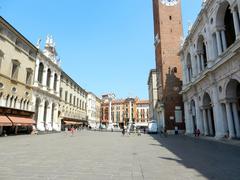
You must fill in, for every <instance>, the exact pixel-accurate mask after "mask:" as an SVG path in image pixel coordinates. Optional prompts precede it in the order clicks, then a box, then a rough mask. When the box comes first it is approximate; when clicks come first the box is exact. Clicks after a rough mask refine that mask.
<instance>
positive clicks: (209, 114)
mask: <svg viewBox="0 0 240 180" xmlns="http://www.w3.org/2000/svg"><path fill="white" fill-rule="evenodd" d="M207 116H208V118H207V119H208V127H209V132H210V135H213V125H212V116H211V110H210V109H207Z"/></svg>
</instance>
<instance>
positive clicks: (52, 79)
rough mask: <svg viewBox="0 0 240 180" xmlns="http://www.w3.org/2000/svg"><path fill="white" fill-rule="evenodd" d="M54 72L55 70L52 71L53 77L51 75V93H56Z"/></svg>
mask: <svg viewBox="0 0 240 180" xmlns="http://www.w3.org/2000/svg"><path fill="white" fill-rule="evenodd" d="M54 74H55V72H54V71H51V77H50V92H51V93H54V88H53V86H54Z"/></svg>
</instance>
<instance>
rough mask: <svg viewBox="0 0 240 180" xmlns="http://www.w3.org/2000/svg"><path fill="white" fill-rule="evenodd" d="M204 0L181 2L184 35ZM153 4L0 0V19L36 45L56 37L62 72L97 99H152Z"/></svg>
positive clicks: (148, 1)
mask: <svg viewBox="0 0 240 180" xmlns="http://www.w3.org/2000/svg"><path fill="white" fill-rule="evenodd" d="M201 2H202V0H182V18H183V28H184V34H185V35H186V32H187V26H188V23H189V22H192V23H193V22H194V21H195V19H196V17H197V14H198V13H199V11H200V8H201ZM152 14H153V13H152V0H91V1H90V0H51V1H49V0H34V1H33V0H0V15H1V16H2V17H3V18H5V19H6V20H7V21H8V22H9V23H10V24H11V25H12V26H14V27H15V28H16V29H17V30H18V31H19V32H20V33H21V34H23V35H24V36H25V37H26V38H27V39H28V40H29V41H30V42H32V43H33V44H36V43H37V40H38V39H39V38H41V39H42V43H41V48H43V47H44V43H45V40H46V36H47V34H49V35H52V36H53V38H54V40H55V42H56V48H57V52H58V55H59V58H60V59H61V68H62V69H63V70H64V71H65V72H66V73H67V74H68V75H69V76H70V77H71V78H72V79H74V80H75V81H76V82H77V83H78V84H79V85H80V86H81V87H82V88H84V89H86V91H91V92H93V93H95V94H96V95H97V96H101V95H102V94H104V93H110V92H111V93H115V94H116V97H117V98H125V97H129V96H132V97H135V96H138V97H139V98H141V99H148V86H147V80H148V75H149V71H150V69H153V68H154V67H155V54H154V45H153V40H154V38H153V37H154V35H153V15H152Z"/></svg>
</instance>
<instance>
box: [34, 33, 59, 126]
mask: <svg viewBox="0 0 240 180" xmlns="http://www.w3.org/2000/svg"><path fill="white" fill-rule="evenodd" d="M60 78H61V69H60V64H59V60H58V59H57V51H56V47H55V42H54V40H53V38H52V37H51V36H47V39H46V43H45V46H44V50H43V51H41V49H40V44H38V55H37V58H36V68H35V74H34V85H33V102H34V111H35V116H34V117H35V121H36V125H37V129H38V130H40V131H53V130H55V131H60V129H61V121H60V119H59V116H58V114H59V112H58V111H59V102H60V97H59V91H60V81H61V80H60Z"/></svg>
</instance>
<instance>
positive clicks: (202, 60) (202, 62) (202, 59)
mask: <svg viewBox="0 0 240 180" xmlns="http://www.w3.org/2000/svg"><path fill="white" fill-rule="evenodd" d="M200 56H201V58H200V59H201V64H202V71H203V70H204V69H205V67H204V57H203V53H201V55H200Z"/></svg>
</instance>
